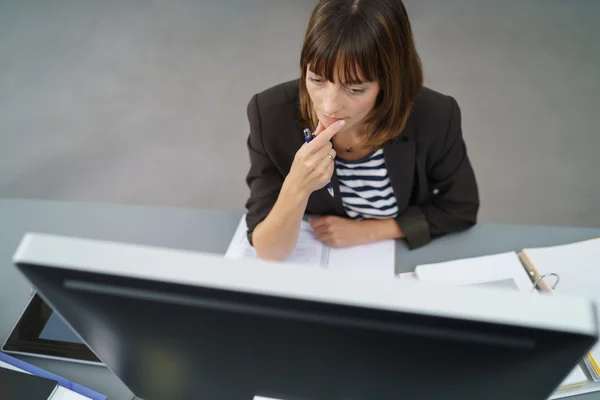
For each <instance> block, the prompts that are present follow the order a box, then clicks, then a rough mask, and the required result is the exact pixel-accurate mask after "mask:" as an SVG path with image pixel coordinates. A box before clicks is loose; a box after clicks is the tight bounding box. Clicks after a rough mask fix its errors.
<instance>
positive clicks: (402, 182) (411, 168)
mask: <svg viewBox="0 0 600 400" xmlns="http://www.w3.org/2000/svg"><path fill="white" fill-rule="evenodd" d="M415 153H416V148H415V143H414V142H412V141H410V140H403V139H400V140H398V141H396V142H394V143H392V144H390V145H388V146H385V147H384V148H383V158H384V159H385V165H386V167H387V171H388V177H389V178H390V183H391V184H392V189H393V190H394V195H395V196H396V203H397V204H398V210H399V212H400V213H401V212H403V211H404V210H406V208H407V207H408V203H409V201H410V196H411V193H412V188H413V181H414V177H415Z"/></svg>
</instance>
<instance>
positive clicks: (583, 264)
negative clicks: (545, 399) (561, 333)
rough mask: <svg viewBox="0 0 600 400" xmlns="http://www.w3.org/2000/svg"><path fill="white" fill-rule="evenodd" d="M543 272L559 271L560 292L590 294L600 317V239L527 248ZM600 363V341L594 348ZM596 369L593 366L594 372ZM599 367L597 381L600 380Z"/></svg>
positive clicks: (526, 251)
mask: <svg viewBox="0 0 600 400" xmlns="http://www.w3.org/2000/svg"><path fill="white" fill-rule="evenodd" d="M523 253H525V254H526V255H527V257H528V258H529V260H530V261H531V262H532V264H533V265H534V266H535V267H536V268H537V270H538V271H539V272H540V274H542V275H543V274H547V273H552V272H554V273H556V274H558V275H559V277H560V281H559V282H558V285H557V287H556V289H555V290H554V291H555V292H556V293H558V294H564V295H573V296H582V297H587V298H589V299H590V300H592V301H594V302H595V303H596V305H597V306H596V312H597V313H598V319H599V320H600V239H593V240H586V241H584V242H578V243H572V244H567V245H562V246H553V247H545V248H535V249H524V250H523ZM590 353H591V355H592V357H593V358H594V360H595V361H596V364H598V363H600V344H598V343H597V344H596V346H594V348H593V349H592V350H591V351H590ZM594 370H595V368H592V369H591V370H590V372H591V373H592V372H593V371H594ZM599 372H600V371H598V370H595V373H593V375H594V380H595V381H600V375H599Z"/></svg>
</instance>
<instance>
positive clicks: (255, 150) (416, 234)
mask: <svg viewBox="0 0 600 400" xmlns="http://www.w3.org/2000/svg"><path fill="white" fill-rule="evenodd" d="M298 90H299V80H294V81H290V82H286V83H282V84H280V85H277V86H274V87H272V88H270V89H267V90H265V91H263V92H261V93H258V94H255V95H254V96H253V97H252V99H251V100H250V103H249V104H248V119H249V120H250V135H249V137H248V151H249V153H250V164H251V165H250V171H249V172H248V175H247V177H246V182H247V184H248V186H249V187H250V198H249V199H248V201H247V203H246V208H247V210H248V215H247V218H246V222H247V225H248V239H249V240H250V242H251V243H252V232H253V230H254V228H255V227H256V225H258V223H260V222H261V221H262V220H263V219H265V218H266V217H267V215H268V214H269V212H270V211H271V208H272V207H273V205H274V204H275V201H276V200H277V197H278V195H279V191H280V189H281V186H282V184H283V180H284V178H285V177H286V176H287V174H288V172H289V171H290V168H291V165H292V162H293V160H294V155H295V154H296V151H298V149H299V148H300V146H302V144H303V143H304V136H303V133H302V130H303V129H304V128H305V126H302V125H301V124H300V123H299V122H298V120H299V106H298ZM383 154H384V158H385V164H386V166H387V169H388V176H389V178H390V182H391V184H392V187H393V190H394V194H395V195H396V201H397V204H398V209H399V214H398V217H397V218H396V222H397V223H398V225H399V226H400V229H401V230H402V232H404V234H405V235H406V241H407V243H408V245H409V246H410V247H411V248H415V247H419V246H422V245H424V244H426V243H428V242H429V241H431V238H432V237H435V236H439V235H442V234H445V233H449V232H455V231H460V230H463V229H467V228H469V227H470V226H472V225H474V224H475V222H476V219H477V211H478V209H479V195H478V190H477V183H476V181H475V175H474V173H473V169H472V168H471V163H470V162H469V158H468V157H467V149H466V147H465V143H464V141H463V137H462V130H461V116H460V109H459V107H458V104H457V103H456V100H454V99H453V98H452V97H449V96H445V95H443V94H441V93H438V92H435V91H433V90H431V89H427V88H423V89H422V90H421V93H420V94H419V95H418V97H417V99H416V100H415V102H414V107H413V111H412V113H411V115H410V117H409V119H408V121H407V124H406V127H405V128H404V130H403V131H402V133H401V135H400V136H399V137H398V138H397V139H396V140H395V141H394V142H393V143H390V144H388V145H386V146H385V147H384V148H383ZM332 183H333V188H334V191H335V197H331V196H330V195H329V193H328V192H327V190H326V188H323V189H320V190H317V191H315V192H313V194H312V195H311V196H310V198H309V200H308V205H307V207H306V212H307V213H309V214H317V215H338V216H345V217H347V215H346V213H345V211H344V207H343V206H342V201H341V198H340V191H339V187H338V179H337V176H336V175H335V173H334V175H333V178H332Z"/></svg>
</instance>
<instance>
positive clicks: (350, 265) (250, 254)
mask: <svg viewBox="0 0 600 400" xmlns="http://www.w3.org/2000/svg"><path fill="white" fill-rule="evenodd" d="M395 248H396V244H395V242H394V241H393V240H386V241H380V242H376V243H372V244H366V245H361V246H355V247H346V248H339V249H338V248H332V247H329V246H327V245H325V244H323V243H322V242H320V241H319V240H318V239H317V238H315V236H314V234H313V231H312V228H311V227H310V224H309V223H308V222H306V221H302V223H301V226H300V234H299V235H298V244H297V245H296V248H295V249H294V251H293V253H292V254H291V255H290V256H289V257H288V258H287V259H286V260H285V261H286V262H291V263H298V264H303V265H307V266H313V267H324V268H328V269H331V270H336V271H343V272H344V273H350V274H360V275H361V276H378V277H379V276H381V277H389V278H393V277H394V261H395V259H394V253H395ZM225 257H227V258H256V252H255V251H254V248H253V247H252V246H251V245H250V243H249V242H248V239H247V237H246V217H245V216H243V217H242V219H241V220H240V223H239V224H238V227H237V229H236V231H235V233H234V235H233V238H232V239H231V242H230V243H229V247H228V249H227V252H226V253H225Z"/></svg>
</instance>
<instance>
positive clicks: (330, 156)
mask: <svg viewBox="0 0 600 400" xmlns="http://www.w3.org/2000/svg"><path fill="white" fill-rule="evenodd" d="M327 156H328V157H329V158H331V161H333V156H332V155H331V154H329V153H327Z"/></svg>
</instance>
